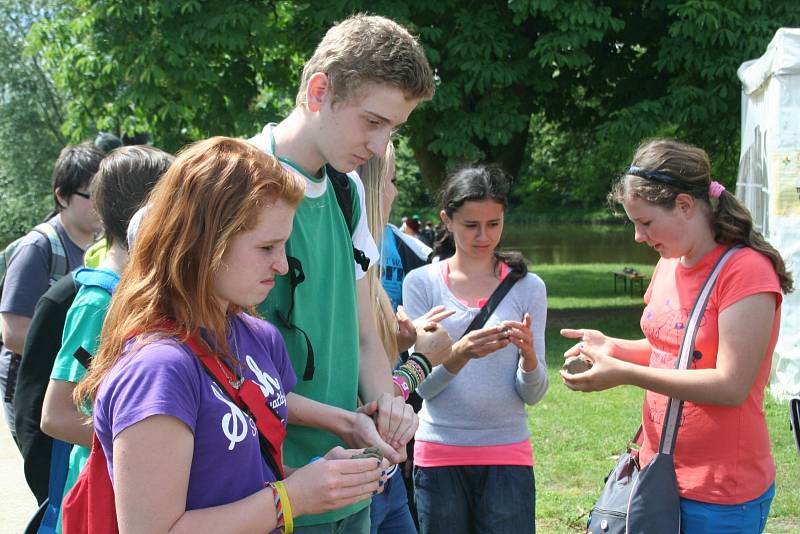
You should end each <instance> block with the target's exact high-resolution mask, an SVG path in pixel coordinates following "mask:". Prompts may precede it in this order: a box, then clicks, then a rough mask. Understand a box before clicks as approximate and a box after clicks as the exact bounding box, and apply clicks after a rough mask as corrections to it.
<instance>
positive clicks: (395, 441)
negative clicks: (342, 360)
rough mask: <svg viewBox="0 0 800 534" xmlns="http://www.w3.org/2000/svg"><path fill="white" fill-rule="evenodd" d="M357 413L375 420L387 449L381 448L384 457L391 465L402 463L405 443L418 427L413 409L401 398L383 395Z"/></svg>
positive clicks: (404, 455)
mask: <svg viewBox="0 0 800 534" xmlns="http://www.w3.org/2000/svg"><path fill="white" fill-rule="evenodd" d="M358 411H359V412H361V413H364V414H366V415H370V416H372V417H373V419H374V420H375V426H376V427H377V429H378V434H379V435H380V437H381V438H382V441H384V442H385V443H386V444H388V447H389V449H388V450H384V448H383V447H381V450H383V454H384V456H386V457H387V458H389V459H390V460H391V461H392V462H393V463H400V462H404V461H405V459H406V443H408V442H409V441H411V438H413V437H414V432H416V431H417V426H418V425H419V419H418V418H417V414H415V413H414V408H413V407H412V406H411V405H410V404H406V401H405V399H403V397H400V396H393V395H389V394H388V393H383V394H381V396H380V397H378V399H377V400H376V401H373V402H370V403H368V404H365V405H364V406H362V407H360V408H359V410H358Z"/></svg>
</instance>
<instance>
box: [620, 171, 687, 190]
mask: <svg viewBox="0 0 800 534" xmlns="http://www.w3.org/2000/svg"><path fill="white" fill-rule="evenodd" d="M625 174H632V175H633V176H638V177H639V178H646V179H648V180H653V181H654V182H659V183H662V184H665V185H671V186H672V187H677V188H678V189H682V190H683V191H691V189H692V184H689V183H687V182H684V181H683V180H679V179H678V178H675V177H674V176H670V175H669V174H664V173H663V172H658V171H648V170H647V169H642V168H641V167H631V168H630V169H628V172H627V173H625Z"/></svg>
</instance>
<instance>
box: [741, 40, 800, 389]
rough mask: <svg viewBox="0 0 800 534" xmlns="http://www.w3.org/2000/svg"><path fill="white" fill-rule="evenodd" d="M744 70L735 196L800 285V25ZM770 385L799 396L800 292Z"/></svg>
mask: <svg viewBox="0 0 800 534" xmlns="http://www.w3.org/2000/svg"><path fill="white" fill-rule="evenodd" d="M737 74H738V76H739V80H740V81H741V82H742V152H741V156H740V163H739V176H738V180H737V184H736V196H737V197H739V199H741V200H742V201H743V202H744V203H745V205H746V206H747V207H748V209H750V211H751V213H752V214H753V219H754V222H755V225H756V227H757V228H758V229H759V230H761V231H762V232H763V233H764V235H765V236H766V237H767V239H769V241H770V243H772V245H773V246H775V248H777V249H778V250H779V251H780V252H781V255H782V256H783V259H784V260H785V261H786V263H787V266H788V268H789V269H790V270H791V271H792V272H793V274H794V276H795V279H796V284H797V285H800V29H798V28H781V29H779V30H778V31H777V32H776V33H775V36H774V37H773V39H772V41H771V42H770V43H769V45H768V46H767V50H766V52H765V53H764V55H763V56H761V57H760V58H758V59H754V60H751V61H747V62H745V63H743V64H742V65H741V66H740V67H739V70H738V72H737ZM754 276H758V273H754ZM770 389H771V391H772V394H773V395H774V396H776V397H778V398H785V397H787V396H789V395H798V394H800V289H798V290H796V291H795V292H794V293H791V294H789V295H786V296H784V300H783V316H782V321H781V334H780V337H779V338H778V344H777V346H776V347H775V355H774V357H773V374H772V377H771V381H770Z"/></svg>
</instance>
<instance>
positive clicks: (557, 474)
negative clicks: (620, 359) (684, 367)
mask: <svg viewBox="0 0 800 534" xmlns="http://www.w3.org/2000/svg"><path fill="white" fill-rule="evenodd" d="M630 267H636V268H637V269H639V270H640V271H641V272H643V273H645V274H647V275H648V276H649V275H650V273H651V272H652V266H644V265H630ZM620 268H621V266H620V265H604V264H595V265H558V266H555V265H541V266H533V267H532V270H533V271H534V272H535V273H537V274H538V275H539V276H541V277H542V279H543V280H544V281H545V283H546V284H547V292H548V295H549V297H548V299H549V306H548V321H547V322H548V327H547V331H546V340H547V366H548V371H549V374H550V390H549V391H548V393H547V395H545V397H544V399H542V401H540V402H539V403H538V404H537V405H535V406H533V407H530V408H529V412H528V413H529V424H530V427H531V432H532V434H533V436H532V441H533V448H534V451H535V455H536V517H537V530H538V532H542V533H544V534H550V533H576V532H583V531H584V528H585V526H586V519H587V515H588V513H589V510H590V508H591V507H592V505H593V503H594V501H595V499H596V498H597V495H598V494H599V492H600V490H601V489H602V486H603V478H604V477H605V475H606V474H608V471H609V470H610V469H611V468H612V467H613V464H614V458H615V456H616V455H617V454H619V453H620V452H621V450H622V449H623V448H624V447H625V443H626V440H627V439H629V438H630V437H631V436H632V434H633V433H634V432H635V431H636V428H637V426H638V424H639V420H640V414H641V412H640V409H641V403H642V398H643V392H642V390H640V389H637V388H634V387H621V388H615V389H613V390H609V391H604V392H600V393H591V394H585V393H578V392H574V391H571V390H569V389H567V388H566V386H564V385H563V384H562V382H561V378H560V376H559V375H558V369H559V368H560V366H561V364H562V361H563V358H562V357H561V355H562V354H563V352H564V351H565V350H566V349H567V348H569V347H570V346H572V344H573V342H572V341H570V340H566V339H563V338H561V336H560V335H559V334H558V331H559V329H560V328H563V327H576V328H581V327H583V328H596V329H598V330H602V331H604V332H605V333H607V334H609V335H613V336H615V337H623V338H624V337H627V338H632V339H633V338H640V337H642V334H641V330H639V316H640V315H641V310H642V307H643V303H642V299H641V297H640V296H639V295H638V294H637V293H636V292H634V297H630V296H628V295H627V294H624V295H623V294H622V292H621V291H620V292H618V293H617V294H616V295H615V294H614V291H613V277H612V275H611V274H610V273H611V272H612V271H614V270H619V269H620ZM534 320H535V319H534ZM766 412H767V420H768V424H769V429H770V435H771V438H772V449H773V454H774V456H775V461H776V463H777V466H778V477H777V483H776V486H777V492H776V497H775V500H774V501H773V503H772V509H771V512H770V519H769V522H768V523H767V528H766V532H768V533H771V534H788V533H797V532H800V491H799V490H798V489H797V487H798V484H800V455H798V451H797V449H796V447H795V445H794V440H793V438H792V435H791V432H790V431H789V421H788V411H787V407H786V405H785V404H784V403H778V402H776V401H774V400H773V399H772V398H771V397H770V396H769V395H767V402H766ZM678 439H680V434H679V435H678Z"/></svg>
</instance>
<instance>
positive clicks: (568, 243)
mask: <svg viewBox="0 0 800 534" xmlns="http://www.w3.org/2000/svg"><path fill="white" fill-rule="evenodd" d="M500 248H501V249H505V250H517V251H519V252H521V253H522V254H523V255H524V256H525V257H526V258H527V259H528V260H529V261H530V262H531V263H532V264H562V263H618V264H622V265H626V264H629V263H645V264H652V265H655V263H656V261H658V253H657V252H656V251H655V250H653V249H652V248H650V247H648V246H647V245H644V244H639V243H636V242H635V241H634V240H633V225H631V224H624V225H623V224H620V225H592V224H553V223H525V224H520V223H513V224H506V226H505V228H504V230H503V240H502V242H501V243H500Z"/></svg>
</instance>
